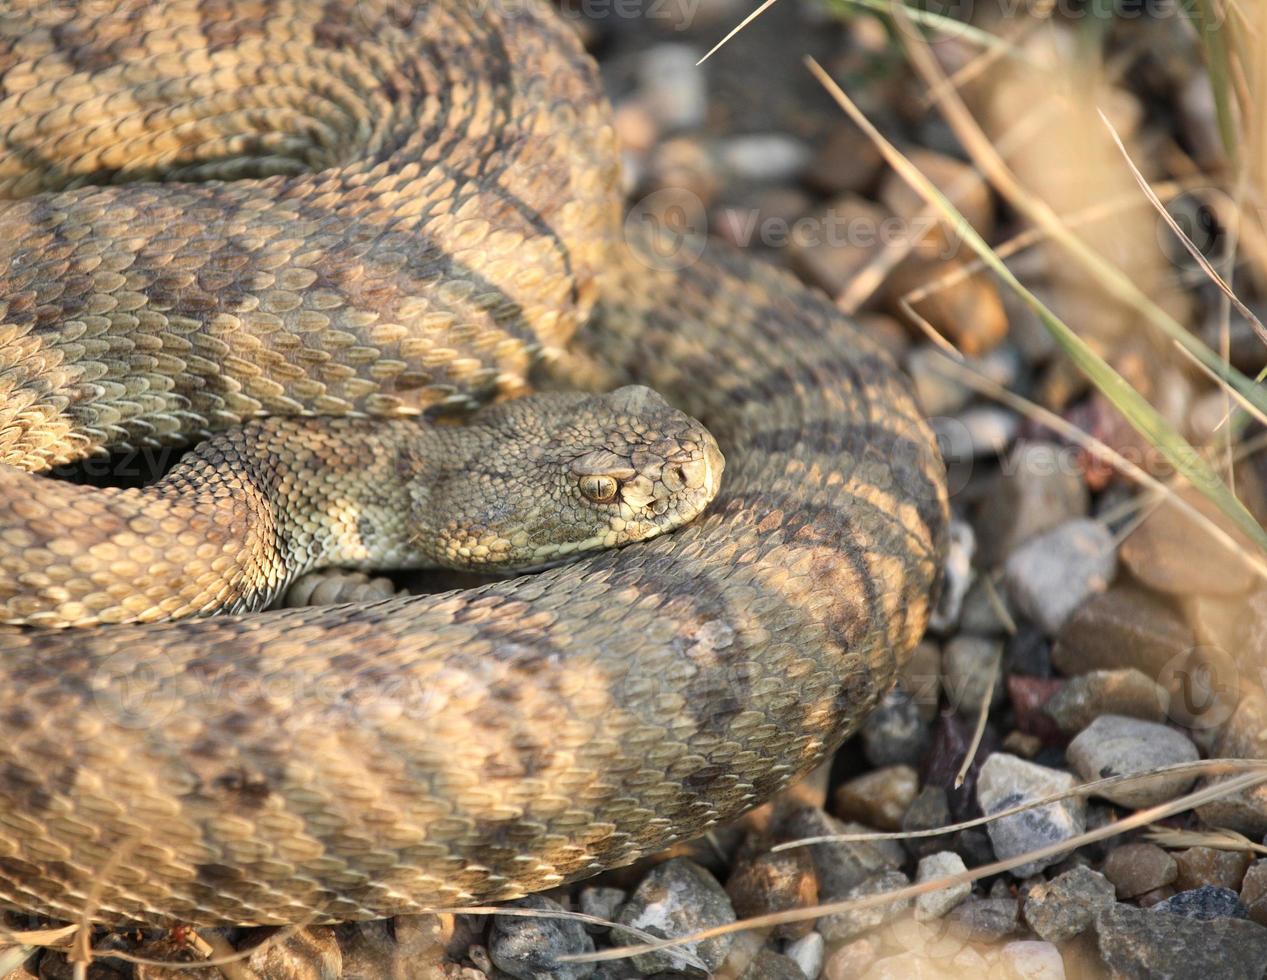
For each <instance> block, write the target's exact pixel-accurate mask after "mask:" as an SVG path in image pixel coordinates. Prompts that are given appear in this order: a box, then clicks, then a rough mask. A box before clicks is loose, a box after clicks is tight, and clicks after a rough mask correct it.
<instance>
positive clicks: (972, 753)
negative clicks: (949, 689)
mask: <svg viewBox="0 0 1267 980" xmlns="http://www.w3.org/2000/svg"><path fill="white" fill-rule="evenodd" d="M1002 669H1003V651H1002V649H1001V648H1000V649H999V650H998V652H996V653H995V655H994V662H993V663H992V664H991V665H990V679H989V680H988V681H987V682H986V685H985V693H984V694H982V695H981V704H980V705H979V706H978V707H977V725H976V727H975V728H974V729H973V730H972V741H971V742H969V743H968V751H967V752H965V753H964V754H963V764H962V765H960V766H959V771H958V772H957V773H955V789H959V788H960V787H961V786H963V781H964V780H965V779H967V778H968V770H969V769H971V768H972V763H973V762H974V761H976V758H977V750H978V749H979V748H981V739H982V738H984V737H985V723H986V721H987V720H988V719H989V717H990V700H991V699H992V698H993V697H994V685H995V684H997V683H998V681H999V671H1000V670H1002Z"/></svg>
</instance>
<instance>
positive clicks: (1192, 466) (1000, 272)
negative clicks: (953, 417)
mask: <svg viewBox="0 0 1267 980" xmlns="http://www.w3.org/2000/svg"><path fill="white" fill-rule="evenodd" d="M806 61H807V64H808V65H809V68H810V71H811V72H812V73H813V74H814V76H815V77H816V78H817V79H818V80H819V82H820V83H821V84H822V85H823V86H824V87H825V88H826V89H827V91H828V92H829V93H830V94H831V95H832V97H833V98H834V99H835V100H836V102H837V103H838V104H839V105H840V107H841V108H842V109H844V110H845V112H846V113H847V114H848V115H849V116H850V118H851V119H853V121H854V122H855V123H856V124H857V125H858V127H859V128H860V129H862V130H863V132H865V133H866V134H867V135H868V136H869V137H870V138H871V140H872V142H874V143H875V144H876V146H877V147H878V148H879V150H880V152H881V153H882V154H883V155H884V157H885V159H886V160H887V161H888V162H889V164H890V166H892V167H893V168H894V169H895V170H896V171H897V172H898V173H899V174H900V175H901V176H902V177H903V179H904V180H906V181H907V183H909V184H910V185H911V187H912V188H913V189H914V190H915V191H916V192H917V193H918V194H919V195H920V196H921V197H923V198H924V199H925V200H926V201H928V202H929V203H934V204H936V205H937V209H938V211H939V213H940V214H941V216H942V220H943V221H945V222H946V223H947V224H949V225H950V226H951V227H952V229H953V231H954V232H955V233H956V234H957V235H958V236H959V237H960V238H961V239H962V240H963V241H964V242H965V243H966V244H967V245H968V246H969V247H970V248H971V249H972V250H973V251H974V252H976V253H977V254H978V255H979V256H981V258H982V259H984V260H985V262H986V264H987V265H988V266H989V267H990V268H991V270H993V272H994V273H995V274H996V275H997V276H998V277H999V278H1000V279H1001V280H1003V282H1004V283H1005V284H1006V285H1007V286H1008V287H1009V288H1010V289H1011V290H1012V291H1013V292H1015V293H1016V295H1017V296H1019V297H1020V298H1021V299H1022V300H1023V301H1024V302H1025V304H1026V305H1027V306H1029V307H1030V309H1032V310H1033V311H1034V312H1035V313H1036V314H1037V315H1038V317H1039V318H1040V319H1041V320H1042V322H1043V324H1044V325H1045V326H1046V327H1047V330H1048V332H1049V333H1051V335H1052V336H1053V337H1054V338H1055V340H1056V342H1057V343H1058V344H1059V345H1060V347H1061V348H1062V349H1063V350H1064V352H1065V353H1066V355H1068V357H1069V358H1070V360H1072V361H1073V363H1074V364H1075V365H1076V366H1077V367H1078V369H1079V370H1081V371H1082V372H1083V373H1084V374H1085V375H1086V376H1087V377H1088V378H1089V379H1090V380H1091V381H1092V383H1093V384H1094V385H1095V386H1096V387H1097V388H1098V389H1099V390H1100V391H1101V392H1102V393H1103V394H1104V395H1105V397H1107V398H1108V399H1109V401H1111V402H1112V403H1113V405H1114V406H1115V407H1116V408H1117V409H1118V411H1120V412H1121V413H1122V415H1123V416H1124V417H1125V418H1126V420H1127V421H1128V422H1129V423H1130V424H1131V426H1132V427H1133V428H1135V429H1136V431H1138V432H1139V433H1140V434H1141V435H1143V436H1144V438H1146V439H1147V440H1148V441H1149V443H1151V444H1152V445H1153V446H1154V447H1155V448H1156V449H1157V450H1158V452H1160V453H1161V454H1162V455H1163V456H1164V457H1165V459H1166V461H1167V462H1168V463H1169V464H1170V465H1171V466H1173V467H1174V468H1175V470H1176V471H1177V472H1178V473H1180V474H1182V475H1183V476H1184V477H1185V478H1186V479H1187V480H1188V482H1189V483H1191V484H1192V485H1193V486H1194V487H1196V488H1197V489H1198V490H1199V491H1200V492H1201V493H1203V494H1205V495H1206V496H1207V497H1209V498H1210V500H1211V501H1212V502H1213V503H1214V504H1215V505H1216V506H1217V507H1218V508H1219V509H1220V510H1221V511H1223V513H1225V514H1226V515H1227V516H1228V518H1230V519H1231V520H1232V522H1233V523H1235V524H1236V526H1237V527H1239V528H1240V529H1241V531H1242V532H1243V533H1244V534H1245V535H1246V537H1248V538H1249V540H1251V541H1253V542H1254V543H1255V544H1256V545H1257V546H1258V547H1259V549H1260V550H1262V551H1263V552H1264V553H1267V532H1265V531H1264V530H1263V528H1262V527H1261V526H1260V525H1259V523H1258V522H1257V521H1256V520H1254V518H1253V517H1252V516H1251V515H1250V513H1249V511H1247V510H1246V509H1245V507H1244V505H1243V504H1242V503H1241V502H1240V501H1239V500H1237V499H1236V496H1235V495H1234V494H1232V492H1231V491H1230V490H1229V489H1228V488H1227V485H1226V484H1224V482H1223V481H1222V479H1220V477H1219V475H1218V474H1217V473H1216V472H1215V471H1214V469H1213V468H1212V467H1211V466H1210V465H1209V463H1208V462H1206V460H1205V459H1204V458H1203V457H1202V456H1201V454H1200V453H1198V452H1197V451H1196V450H1195V449H1194V448H1193V447H1192V446H1190V445H1189V444H1188V442H1187V440H1185V439H1184V438H1183V436H1181V435H1180V434H1179V433H1178V432H1177V431H1176V430H1175V428H1174V427H1173V426H1171V424H1170V423H1169V422H1167V421H1166V419H1165V418H1164V417H1163V416H1162V415H1161V414H1160V413H1159V412H1158V411H1157V410H1156V409H1154V408H1153V406H1152V405H1150V404H1149V403H1148V401H1147V400H1146V399H1145V398H1144V397H1143V396H1142V395H1140V393H1139V392H1138V391H1136V390H1135V389H1134V388H1133V387H1132V386H1131V385H1130V384H1129V383H1128V382H1127V381H1126V379H1125V378H1123V377H1122V376H1121V375H1120V374H1118V373H1117V372H1116V371H1115V370H1114V369H1113V368H1112V367H1111V366H1110V365H1109V364H1108V363H1107V362H1106V361H1105V360H1104V359H1103V358H1102V357H1100V356H1099V355H1098V354H1096V353H1095V351H1093V350H1092V349H1091V348H1090V346H1088V345H1087V343H1086V342H1085V341H1084V340H1083V339H1082V338H1081V337H1079V336H1078V335H1077V334H1076V333H1075V332H1074V331H1073V330H1071V329H1070V328H1069V327H1068V326H1066V325H1065V323H1064V321H1062V320H1061V319H1060V318H1059V317H1057V316H1056V315H1055V314H1054V313H1052V312H1051V311H1050V310H1049V309H1047V307H1046V306H1044V305H1043V303H1042V302H1041V301H1040V300H1039V299H1038V297H1036V296H1035V295H1034V294H1033V293H1031V292H1030V291H1029V290H1028V289H1026V288H1025V286H1024V285H1022V283H1021V282H1020V281H1019V280H1018V279H1017V278H1016V277H1015V276H1014V275H1013V274H1012V272H1011V270H1010V269H1008V267H1007V266H1006V265H1004V263H1003V262H1002V260H1000V259H999V258H998V256H996V255H995V254H994V253H993V251H992V250H991V249H990V246H989V245H987V244H986V243H985V241H984V240H983V239H982V238H981V237H980V236H979V235H978V234H977V233H976V231H974V230H973V228H972V227H971V225H969V224H968V222H967V221H966V220H965V219H964V217H963V215H961V214H960V213H959V211H958V210H956V208H955V207H954V205H953V204H951V203H950V201H948V200H947V199H946V197H945V195H943V194H942V193H941V192H940V191H939V190H937V188H936V187H934V186H933V184H932V182H931V181H929V180H928V178H927V177H925V176H924V175H923V174H922V173H921V172H920V171H919V170H918V169H917V168H916V167H915V166H914V165H913V164H912V163H911V162H910V161H909V160H908V159H906V157H905V156H903V155H902V154H901V152H899V151H898V150H897V148H896V147H894V146H893V144H892V143H890V142H889V141H888V140H887V139H885V138H884V136H883V135H882V134H881V133H880V132H879V131H878V130H877V129H876V128H875V126H874V125H872V124H871V122H870V120H868V119H867V118H866V116H865V115H864V114H863V113H862V111H861V110H860V109H859V108H858V107H857V106H856V105H854V103H853V102H852V101H851V100H850V99H849V97H848V96H847V95H845V93H844V91H843V90H842V89H841V88H840V86H839V85H837V84H836V83H835V81H834V80H833V79H832V78H831V76H829V75H828V74H827V72H826V71H824V70H823V67H822V66H821V65H819V64H818V62H817V61H815V60H814V59H812V58H808V59H806ZM965 111H966V110H965ZM1180 329H1181V330H1182V328H1180ZM1185 333H1186V331H1185ZM1203 349H1205V348H1203ZM1206 353H1207V354H1209V355H1210V357H1212V358H1214V363H1215V365H1218V366H1222V365H1221V362H1220V361H1219V360H1218V359H1217V358H1215V357H1214V355H1213V354H1210V352H1209V351H1208V349H1206ZM1237 550H1238V551H1239V550H1240V549H1239V548H1238V549H1237Z"/></svg>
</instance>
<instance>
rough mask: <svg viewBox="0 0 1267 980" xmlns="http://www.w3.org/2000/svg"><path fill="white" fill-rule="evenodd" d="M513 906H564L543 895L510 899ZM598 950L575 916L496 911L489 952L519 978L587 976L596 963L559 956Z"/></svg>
mask: <svg viewBox="0 0 1267 980" xmlns="http://www.w3.org/2000/svg"><path fill="white" fill-rule="evenodd" d="M508 907H509V908H520V909H539V910H541V911H543V912H562V911H563V910H564V909H563V906H562V905H560V904H559V903H558V902H555V901H551V900H550V899H548V898H545V897H544V896H541V895H529V896H528V897H527V898H521V899H518V900H517V901H514V902H510V903H508ZM592 952H594V940H593V938H592V937H591V936H590V934H589V933H588V932H586V931H585V926H584V925H582V924H581V923H580V922H577V921H575V920H572V919H556V918H544V917H542V918H538V917H536V916H533V917H531V918H529V917H527V916H518V915H495V916H493V925H492V928H491V929H490V931H489V938H488V955H489V956H490V957H491V959H492V961H493V964H494V965H495V966H496V967H497V969H499V970H501V971H502V972H503V973H509V974H510V975H511V976H512V977H515V978H516V980H556V978H557V980H585V978H586V977H588V976H590V975H591V974H592V973H593V972H594V964H593V963H560V962H559V957H560V956H566V955H570V954H573V953H592Z"/></svg>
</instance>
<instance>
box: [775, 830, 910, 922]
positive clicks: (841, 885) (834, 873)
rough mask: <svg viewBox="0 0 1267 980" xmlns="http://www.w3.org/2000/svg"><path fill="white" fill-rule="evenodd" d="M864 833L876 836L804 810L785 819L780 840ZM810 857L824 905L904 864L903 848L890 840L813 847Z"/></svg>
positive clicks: (810, 848)
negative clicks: (881, 873) (880, 874)
mask: <svg viewBox="0 0 1267 980" xmlns="http://www.w3.org/2000/svg"><path fill="white" fill-rule="evenodd" d="M865 833H875V828H874V827H865V826H863V825H862V824H857V823H843V822H841V821H840V820H837V819H836V818H835V817H832V816H829V815H828V814H826V813H824V812H823V811H822V810H819V809H815V808H811V807H805V808H803V809H800V810H797V811H796V812H795V813H793V814H792V815H791V816H790V817H788V819H787V820H786V821H785V822H784V824H783V826H782V827H781V828H780V834H779V836H780V838H781V839H782V840H796V839H798V838H802V837H821V836H825V835H827V834H865ZM809 853H810V857H811V858H812V859H813V861H814V868H815V870H816V871H817V872H818V897H819V900H820V901H823V902H835V901H838V900H839V899H843V898H846V897H848V895H849V893H850V891H851V890H852V889H853V888H855V887H856V886H858V885H860V884H862V882H864V881H866V880H867V879H868V878H870V877H872V876H873V875H876V874H879V873H880V872H883V871H888V870H890V869H892V868H900V867H901V866H902V864H903V863H904V862H905V860H906V855H905V853H904V852H903V851H902V845H901V844H899V843H898V842H897V841H892V840H878V841H858V842H855V843H848V844H846V843H841V844H836V843H832V844H813V845H811V846H810V847H809Z"/></svg>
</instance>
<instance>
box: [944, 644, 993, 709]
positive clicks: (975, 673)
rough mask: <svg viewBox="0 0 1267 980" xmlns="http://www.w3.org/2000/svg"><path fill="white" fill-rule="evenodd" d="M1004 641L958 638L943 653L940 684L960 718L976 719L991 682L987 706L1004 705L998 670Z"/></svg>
mask: <svg viewBox="0 0 1267 980" xmlns="http://www.w3.org/2000/svg"><path fill="white" fill-rule="evenodd" d="M1002 656H1003V642H1002V641H1001V640H995V639H987V638H985V637H980V636H966V635H963V634H961V635H959V636H956V637H955V638H954V639H953V640H951V641H950V642H949V643H947V644H946V647H945V649H944V650H943V651H942V675H943V678H942V683H943V684H944V685H945V689H946V698H947V700H948V701H949V702H950V704H951V706H952V707H954V709H955V711H957V712H958V713H959V714H960V715H962V716H963V717H965V718H976V717H977V715H978V713H979V712H980V711H981V702H982V700H983V699H984V698H985V695H986V685H987V684H989V683H990V682H991V680H993V681H994V688H993V689H992V690H991V692H990V706H991V707H998V705H1000V704H1002V702H1003V672H1002V670H1001V669H999V664H1000V658H1001V657H1002Z"/></svg>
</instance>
